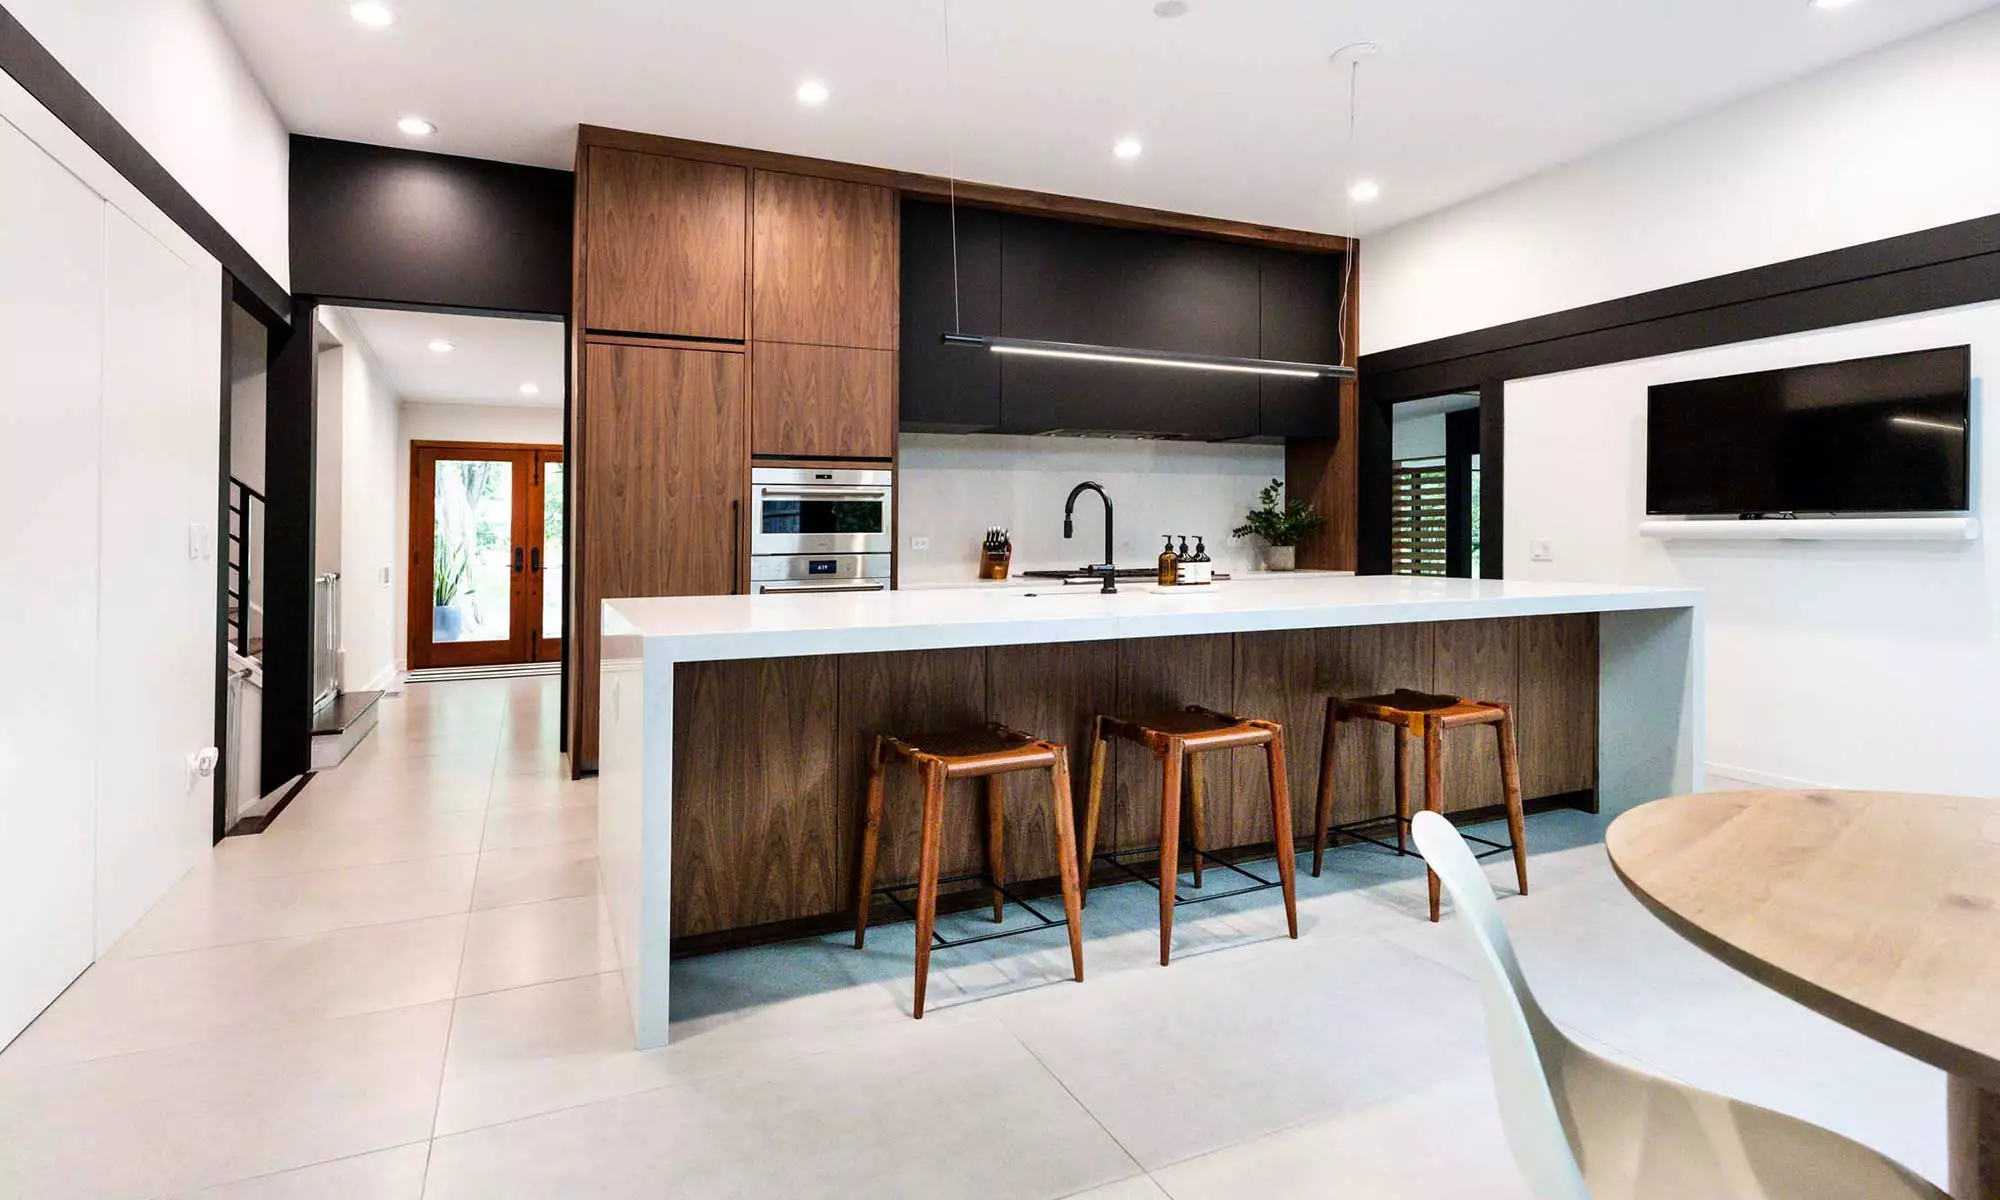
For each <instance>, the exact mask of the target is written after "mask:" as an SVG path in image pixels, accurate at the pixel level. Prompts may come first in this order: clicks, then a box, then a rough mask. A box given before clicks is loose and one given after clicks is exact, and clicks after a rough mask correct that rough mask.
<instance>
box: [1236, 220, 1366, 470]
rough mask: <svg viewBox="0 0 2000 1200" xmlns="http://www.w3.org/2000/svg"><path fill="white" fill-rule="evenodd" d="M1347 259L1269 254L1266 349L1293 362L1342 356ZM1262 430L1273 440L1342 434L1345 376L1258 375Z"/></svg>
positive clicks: (1263, 296) (1263, 319)
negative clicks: (1342, 383) (1260, 394)
mask: <svg viewBox="0 0 2000 1200" xmlns="http://www.w3.org/2000/svg"><path fill="white" fill-rule="evenodd" d="M1346 267H1347V261H1346V257H1345V256H1344V255H1339V254H1311V253H1306V252H1302V251H1284V250H1267V251H1265V252H1264V258H1263V264H1262V271H1261V286H1260V289H1259V292H1260V294H1259V312H1260V324H1261V326H1262V329H1263V336H1262V340H1261V341H1260V342H1259V345H1258V355H1259V356H1260V357H1263V358H1277V359H1284V360H1287V361H1289V362H1315V363H1337V362H1339V361H1341V353H1340V352H1341V345H1340V298H1341V293H1342V291H1343V289H1344V285H1345V284H1346ZM1258 384H1259V387H1260V391H1261V392H1262V398H1261V414H1260V416H1259V419H1258V432H1259V433H1260V434H1261V435H1262V436H1263V437H1266V438H1288V437H1295V438H1328V437H1338V436H1339V435H1340V381H1339V380H1337V379H1286V378H1281V377H1276V376H1261V377H1259V379H1258Z"/></svg>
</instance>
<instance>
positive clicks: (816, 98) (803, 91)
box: [799, 79, 832, 104]
mask: <svg viewBox="0 0 2000 1200" xmlns="http://www.w3.org/2000/svg"><path fill="white" fill-rule="evenodd" d="M830 95H832V93H831V92H828V91H827V90H826V85H825V84H823V83H821V82H820V81H819V80H817V79H808V80H806V81H805V82H804V83H802V84H800V85H799V103H800V104H825V103H826V98H827V97H828V96H830Z"/></svg>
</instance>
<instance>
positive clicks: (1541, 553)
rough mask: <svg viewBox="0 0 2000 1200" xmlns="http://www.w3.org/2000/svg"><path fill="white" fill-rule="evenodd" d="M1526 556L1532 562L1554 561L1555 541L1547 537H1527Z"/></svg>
mask: <svg viewBox="0 0 2000 1200" xmlns="http://www.w3.org/2000/svg"><path fill="white" fill-rule="evenodd" d="M1528 558H1529V560H1530V561H1533V562H1554V561H1555V560H1556V547H1555V543H1554V542H1551V541H1549V539H1547V538H1531V539H1529V541H1528Z"/></svg>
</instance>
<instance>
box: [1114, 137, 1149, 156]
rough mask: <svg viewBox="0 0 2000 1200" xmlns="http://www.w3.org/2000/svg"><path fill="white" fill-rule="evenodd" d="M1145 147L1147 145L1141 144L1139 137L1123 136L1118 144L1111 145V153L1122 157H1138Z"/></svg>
mask: <svg viewBox="0 0 2000 1200" xmlns="http://www.w3.org/2000/svg"><path fill="white" fill-rule="evenodd" d="M1144 149H1145V147H1144V146H1141V145H1140V144H1139V139H1138V138H1121V139H1119V141H1118V144H1117V145H1115V146H1113V147H1111V153H1113V154H1116V155H1117V156H1118V157H1120V158H1137V157H1139V151H1141V150H1144Z"/></svg>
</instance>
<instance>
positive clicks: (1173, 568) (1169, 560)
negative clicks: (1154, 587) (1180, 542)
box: [1160, 533, 1181, 587]
mask: <svg viewBox="0 0 2000 1200" xmlns="http://www.w3.org/2000/svg"><path fill="white" fill-rule="evenodd" d="M1165 536H1166V539H1167V548H1166V549H1164V550H1162V551H1160V586H1161V587H1173V586H1174V585H1175V584H1177V583H1179V582H1180V581H1181V560H1180V559H1178V558H1175V557H1174V535H1173V534H1171V533H1169V534H1166V535H1165Z"/></svg>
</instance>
